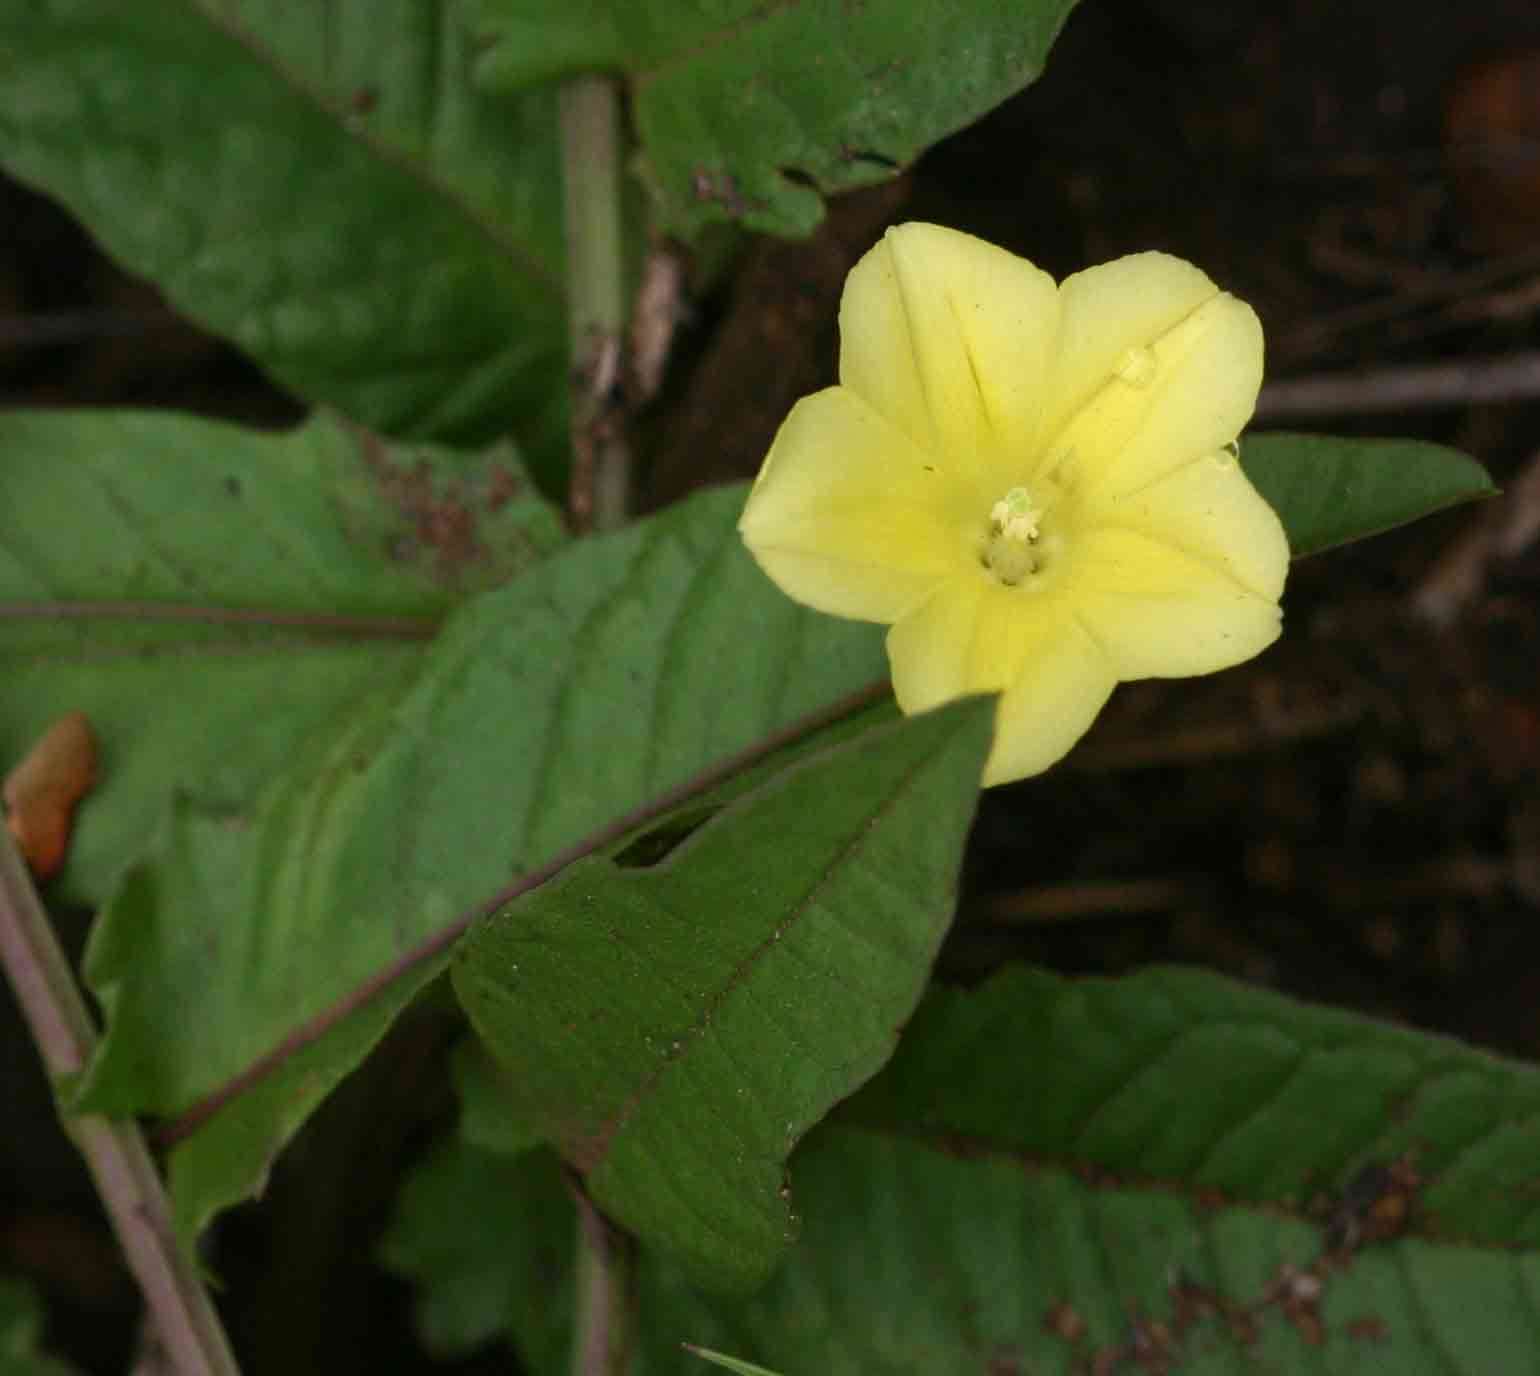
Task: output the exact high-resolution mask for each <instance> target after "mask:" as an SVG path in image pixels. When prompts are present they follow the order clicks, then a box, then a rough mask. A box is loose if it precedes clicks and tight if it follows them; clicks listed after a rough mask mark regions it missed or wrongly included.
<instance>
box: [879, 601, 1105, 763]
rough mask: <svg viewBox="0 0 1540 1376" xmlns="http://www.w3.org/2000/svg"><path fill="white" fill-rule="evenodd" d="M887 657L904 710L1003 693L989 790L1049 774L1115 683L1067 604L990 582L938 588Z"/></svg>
mask: <svg viewBox="0 0 1540 1376" xmlns="http://www.w3.org/2000/svg"><path fill="white" fill-rule="evenodd" d="M888 659H889V661H890V662H891V664H892V666H893V693H894V696H895V697H896V698H897V699H898V705H899V706H900V707H901V708H902V709H903V710H904V711H905V712H911V713H912V712H925V711H929V710H930V709H931V708H933V707H939V706H940V705H941V704H942V703H945V702H951V701H953V700H955V699H956V698H960V697H966V696H968V695H970V694H974V693H998V692H1001V691H1002V690H1004V691H1003V696H1002V697H1001V699H1000V706H999V708H998V709H997V711H996V714H995V743H994V747H993V749H992V751H991V752H990V756H989V760H988V762H987V763H986V765H985V768H984V783H985V784H986V785H988V784H998V783H1006V782H1009V781H1010V780H1012V779H1022V778H1025V777H1026V776H1027V775H1029V774H1038V773H1041V772H1042V771H1043V770H1045V769H1047V768H1048V766H1049V765H1051V764H1053V763H1055V762H1056V761H1057V760H1059V759H1060V758H1062V757H1063V756H1064V755H1065V754H1066V753H1067V752H1068V751H1069V749H1070V747H1071V746H1072V745H1074V743H1075V742H1076V741H1077V740H1079V739H1080V737H1081V736H1082V735H1083V734H1084V733H1085V730H1086V728H1087V727H1088V726H1090V724H1091V722H1092V721H1093V720H1095V718H1096V714H1097V713H1098V712H1099V711H1101V709H1102V705H1103V704H1104V703H1105V702H1106V701H1107V698H1108V695H1109V694H1110V693H1111V692H1112V689H1113V685H1114V684H1115V683H1116V676H1115V675H1114V674H1113V671H1112V666H1111V665H1110V664H1109V663H1108V661H1107V657H1106V656H1105V655H1104V654H1103V653H1102V651H1101V649H1100V647H1099V646H1098V645H1097V644H1096V643H1095V642H1094V641H1093V640H1092V639H1091V638H1090V637H1089V636H1088V635H1087V634H1086V632H1085V629H1084V628H1083V627H1082V626H1080V625H1079V624H1078V623H1077V622H1076V620H1075V619H1074V617H1073V616H1071V615H1069V614H1068V612H1067V610H1066V608H1065V604H1064V602H1063V600H1062V599H1059V598H1054V597H1043V598H1041V599H1039V598H1038V597H1036V595H1035V594H1032V593H1029V592H1022V591H1019V590H1016V589H1011V588H1003V587H1001V586H1000V585H999V584H997V583H991V582H990V581H989V580H987V579H984V578H959V579H954V580H952V581H950V582H948V583H946V584H945V585H944V586H943V587H941V588H938V589H937V590H936V592H934V593H933V594H932V595H931V596H930V597H929V598H928V599H926V601H925V602H924V603H922V604H921V605H920V606H918V607H916V608H915V609H914V610H913V611H911V612H910V613H909V614H908V615H907V616H905V617H904V618H903V619H902V620H901V621H899V622H898V624H897V625H895V626H894V627H893V629H892V630H891V631H889V632H888Z"/></svg>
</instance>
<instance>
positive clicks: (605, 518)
mask: <svg viewBox="0 0 1540 1376" xmlns="http://www.w3.org/2000/svg"><path fill="white" fill-rule="evenodd" d="M560 114H561V158H562V190H563V197H564V200H563V204H564V213H565V224H566V238H567V311H568V316H567V329H568V335H569V338H570V342H571V349H572V373H571V378H572V383H571V385H572V422H571V423H572V477H571V481H570V483H569V485H568V493H567V507H568V513H569V516H570V518H571V521H572V525H573V527H574V528H575V529H577V530H579V531H587V530H612V529H614V528H615V527H616V526H619V525H620V524H621V523H622V522H624V520H625V518H626V506H627V503H628V500H629V488H630V482H631V455H630V451H629V449H628V447H627V444H626V436H625V406H624V394H625V385H624V384H625V366H624V363H625V349H624V339H625V324H626V283H625V262H624V255H623V249H622V238H621V212H620V94H619V91H618V89H617V87H616V84H615V81H614V79H613V78H611V77H608V76H597V75H587V76H579V77H575V78H574V79H573V80H571V81H569V82H568V83H567V84H566V85H565V86H563V87H562V90H561V96H560Z"/></svg>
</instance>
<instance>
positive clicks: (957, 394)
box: [840, 224, 1059, 503]
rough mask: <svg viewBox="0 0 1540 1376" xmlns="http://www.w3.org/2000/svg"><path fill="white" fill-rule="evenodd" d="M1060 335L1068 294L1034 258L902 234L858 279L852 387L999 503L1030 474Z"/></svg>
mask: <svg viewBox="0 0 1540 1376" xmlns="http://www.w3.org/2000/svg"><path fill="white" fill-rule="evenodd" d="M1058 330H1059V299H1058V289H1057V288H1056V287H1055V286H1054V282H1053V278H1051V277H1050V276H1048V274H1047V273H1045V272H1042V271H1040V270H1039V269H1037V268H1035V267H1033V266H1032V264H1031V263H1029V262H1027V261H1026V259H1024V258H1018V257H1017V256H1016V255H1015V254H1013V253H1009V252H1007V251H1006V250H1005V249H1002V248H997V247H995V246H994V245H993V244H987V243H985V242H984V241H983V240H982V239H975V238H973V237H972V236H971V235H968V234H961V233H959V232H958V231H956V230H952V229H943V228H941V227H940V226H938V225H927V224H906V225H899V226H897V227H896V228H893V229H890V230H889V231H888V233H887V236H886V237H885V238H884V239H883V241H882V242H881V243H879V244H878V245H877V246H876V247H875V248H873V249H872V250H871V251H870V252H869V253H867V255H866V256H865V257H864V258H862V259H861V261H860V262H859V263H857V264H856V266H855V267H854V269H852V271H851V273H850V276H849V278H848V279H847V280H846V283H845V294H844V297H843V298H842V300H841V302H840V382H841V384H842V385H843V386H845V387H848V388H850V389H851V390H852V391H854V392H857V393H859V394H860V395H861V396H862V397H864V398H865V399H866V400H867V401H868V402H870V403H871V405H872V406H873V407H874V408H875V409H876V410H877V411H879V412H880V413H881V414H882V415H884V416H886V417H887V418H888V419H889V420H890V421H892V422H893V423H894V424H895V425H896V426H898V427H899V429H901V430H902V431H903V432H904V433H905V434H906V435H908V436H909V438H910V439H912V440H913V441H914V442H915V444H916V445H918V446H919V447H920V448H921V449H923V450H925V451H926V452H928V453H930V454H932V455H934V456H936V458H937V459H938V460H939V461H940V462H942V463H944V464H947V465H949V466H952V471H956V472H958V473H959V474H967V475H971V477H972V478H973V480H974V481H975V482H976V483H978V484H980V485H981V487H984V488H989V489H990V491H989V492H988V493H987V495H984V494H983V493H982V492H981V495H983V496H984V500H985V501H986V503H987V502H992V501H994V500H995V499H996V498H998V496H999V495H1000V494H999V493H998V492H996V491H994V490H993V489H994V488H995V487H996V486H1002V487H1004V486H1009V485H1010V484H1011V483H1012V482H1019V481H1021V479H1022V478H1023V477H1024V476H1025V471H1024V469H1023V468H1022V467H1019V466H1017V465H1025V464H1027V463H1028V462H1029V461H1030V456H1031V454H1032V452H1033V451H1032V442H1033V439H1034V437H1035V436H1036V434H1037V431H1038V426H1039V412H1040V410H1041V407H1042V405H1043V400H1044V398H1045V397H1046V395H1047V390H1046V388H1047V382H1048V370H1049V367H1050V363H1051V358H1052V351H1053V346H1054V341H1055V340H1056V338H1057V336H1058ZM1002 465H1004V471H1002Z"/></svg>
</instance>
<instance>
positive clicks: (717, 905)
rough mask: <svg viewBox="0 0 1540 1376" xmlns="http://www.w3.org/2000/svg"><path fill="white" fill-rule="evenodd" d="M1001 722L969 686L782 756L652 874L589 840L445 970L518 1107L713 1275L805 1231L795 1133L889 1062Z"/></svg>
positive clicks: (594, 1183)
mask: <svg viewBox="0 0 1540 1376" xmlns="http://www.w3.org/2000/svg"><path fill="white" fill-rule="evenodd" d="M992 722H993V703H992V702H972V703H968V704H964V705H962V706H958V707H953V708H949V709H946V710H945V711H942V712H938V713H935V714H932V715H929V716H926V717H922V718H918V719H916V720H913V721H910V722H895V723H889V724H887V725H884V726H878V727H874V728H873V729H871V730H870V731H867V732H865V733H864V734H862V735H860V736H857V737H856V738H855V739H853V740H850V741H847V742H844V743H842V744H839V745H836V746H834V747H832V748H830V749H828V750H826V751H822V752H819V753H816V754H814V755H813V756H811V757H810V758H807V759H805V760H803V761H801V762H800V763H799V764H797V765H794V766H793V767H791V768H789V769H787V770H783V771H782V772H781V773H779V774H778V775H776V776H775V777H774V778H773V779H772V780H771V781H770V782H768V783H766V784H764V785H762V786H761V787H760V788H758V789H756V790H754V791H753V792H751V793H749V794H747V795H746V796H744V797H741V798H739V799H738V800H737V801H736V802H734V803H732V804H731V805H729V806H728V808H727V809H726V810H725V811H724V812H723V813H721V814H720V815H719V816H717V817H716V818H715V819H713V820H712V821H711V822H709V823H708V824H706V825H705V826H704V827H703V828H701V829H700V830H699V831H698V832H696V833H695V834H694V835H693V836H691V837H690V839H689V840H688V841H686V842H685V843H684V845H683V846H682V847H681V848H680V849H679V850H677V851H675V852H674V853H672V854H671V855H669V856H668V858H667V859H665V860H664V861H663V862H662V863H661V864H659V865H657V866H656V867H654V868H651V869H640V870H638V869H625V868H621V867H620V866H618V865H616V864H615V863H614V862H613V861H611V860H604V859H597V858H596V859H593V860H588V861H584V862H582V863H579V864H577V865H573V866H572V867H570V868H569V869H568V870H567V871H566V872H565V873H563V874H562V875H561V876H560V877H559V878H558V879H556V880H555V881H553V882H552V883H550V884H547V885H545V886H544V887H543V888H541V889H538V890H536V891H535V892H533V893H531V894H530V895H528V896H527V897H525V898H523V899H521V900H519V901H518V902H516V903H514V904H512V905H510V906H509V907H507V908H505V909H503V910H502V911H500V912H498V913H496V914H494V915H492V916H491V917H489V918H488V919H486V920H485V921H484V922H482V923H480V924H479V925H478V926H477V927H476V928H475V929H473V931H472V933H471V935H470V936H469V937H468V938H467V940H466V941H465V942H464V943H463V945H462V946H461V948H460V950H459V952H458V954H457V957H456V961H455V966H454V981H455V988H456V990H457V991H458V993H459V995H460V999H461V1002H462V1003H463V1004H464V1005H465V1007H466V1010H467V1012H469V1014H470V1016H471V1020H472V1022H473V1023H474V1025H475V1027H476V1029H477V1031H479V1032H480V1034H481V1035H482V1037H483V1038H484V1039H485V1040H486V1042H487V1043H488V1044H489V1045H490V1047H491V1048H492V1050H493V1051H494V1053H495V1054H496V1055H497V1056H498V1057H499V1059H500V1060H501V1061H502V1062H503V1064H504V1065H505V1066H506V1067H507V1069H508V1071H509V1075H508V1081H507V1088H508V1092H509V1094H510V1097H511V1099H512V1101H513V1105H514V1111H515V1116H516V1117H517V1118H518V1119H520V1120H523V1121H528V1122H530V1123H531V1124H532V1125H533V1126H534V1127H535V1128H536V1129H537V1130H538V1131H539V1132H540V1133H541V1135H542V1136H544V1137H546V1138H548V1139H550V1140H552V1141H554V1142H555V1143H557V1144H558V1145H559V1146H560V1148H561V1149H562V1151H563V1152H564V1154H565V1155H566V1157H567V1159H568V1160H569V1161H571V1162H572V1163H573V1165H575V1166H576V1167H577V1168H578V1169H579V1170H581V1171H582V1172H583V1173H584V1175H585V1181H586V1186H587V1188H588V1190H589V1193H590V1194H591V1195H592V1196H593V1197H594V1198H595V1199H596V1200H597V1201H598V1202H599V1203H600V1204H601V1205H602V1206H603V1207H604V1208H605V1209H606V1211H607V1212H609V1213H611V1214H612V1215H613V1216H615V1217H616V1218H617V1219H619V1220H620V1221H621V1222H623V1223H624V1224H626V1225H627V1226H629V1227H630V1228H632V1229H633V1230H634V1231H636V1232H637V1233H639V1234H640V1235H641V1236H642V1237H643V1238H644V1239H646V1240H648V1241H650V1242H653V1243H655V1244H657V1245H660V1246H662V1247H664V1248H666V1249H668V1250H669V1251H672V1252H677V1253H678V1254H679V1255H680V1256H682V1257H683V1258H684V1260H685V1262H686V1264H687V1265H688V1266H689V1268H690V1269H691V1270H692V1271H694V1272H695V1273H696V1274H697V1275H699V1276H701V1277H703V1278H704V1279H705V1280H706V1281H707V1283H709V1284H713V1285H720V1286H748V1285H752V1284H754V1283H756V1282H757V1281H759V1280H760V1279H762V1278H763V1276H764V1275H765V1274H766V1272H767V1271H768V1269H769V1266H770V1265H771V1263H772V1262H773V1261H774V1259H775V1258H776V1257H777V1256H778V1255H779V1253H780V1252H781V1250H782V1249H783V1248H784V1246H785V1244H786V1242H787V1241H789V1239H790V1236H791V1233H792V1216H791V1213H790V1210H789V1208H788V1205H787V1201H786V1198H785V1193H784V1191H783V1190H782V1189H781V1185H782V1173H783V1162H784V1160H785V1158H786V1156H787V1154H788V1153H789V1152H790V1150H791V1148H792V1147H793V1145H794V1144H795V1143H796V1141H797V1139H798V1138H799V1137H801V1135H802V1134H803V1133H804V1132H806V1131H807V1129H808V1128H809V1127H810V1126H812V1124H814V1123H815V1122H817V1121H818V1120H819V1119H820V1118H821V1117H822V1116H823V1115H824V1114H825V1113H826V1112H827V1111H828V1109H829V1108H830V1107H831V1106H832V1105H833V1104H834V1103H836V1102H837V1101H838V1100H840V1099H841V1098H843V1097H844V1096H845V1095H847V1094H849V1093H850V1091H851V1090H852V1089H854V1088H855V1087H856V1086H857V1085H859V1084H860V1083H861V1082H862V1081H864V1080H865V1079H866V1078H867V1077H869V1076H870V1075H871V1074H872V1073H873V1072H874V1071H875V1070H876V1069H877V1067H878V1066H880V1065H881V1064H882V1062H883V1061H884V1060H885V1059H886V1058H887V1056H888V1055H889V1054H890V1052H891V1050H892V1046H893V1043H894V1041H895V1039H896V1037H897V1030H898V1028H899V1027H900V1026H901V1025H902V1023H903V1021H904V1020H905V1018H907V1017H908V1015H909V1012H910V1010H911V1009H912V1008H913V1006H914V1003H915V1000H916V999H917V998H918V996H919V992H920V990H921V989H922V988H923V986H924V982H925V978H926V974H927V972H928V970H929V967H930V962H931V958H932V957H933V955H934V953H935V948H936V946H937V944H938V943H939V941H940V939H941V935H942V933H943V932H944V931H945V929H946V926H947V924H948V923H949V921H950V919H951V914H952V907H953V900H954V892H953V886H954V883H955V879H956V873H957V867H958V864H959V861H960V857H961V851H962V843H963V839H964V836H965V834H966V828H967V823H968V819H969V817H970V816H971V813H972V807H971V801H972V799H973V797H974V796H975V794H976V793H977V789H978V779H979V772H980V770H981V768H982V764H983V756H984V752H985V750H986V749H987V746H988V741H989V736H990V732H991V728H992Z"/></svg>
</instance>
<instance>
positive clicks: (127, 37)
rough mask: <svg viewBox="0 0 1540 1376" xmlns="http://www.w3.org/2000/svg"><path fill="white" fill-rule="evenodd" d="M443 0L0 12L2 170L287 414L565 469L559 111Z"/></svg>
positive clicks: (40, 6) (205, 2)
mask: <svg viewBox="0 0 1540 1376" xmlns="http://www.w3.org/2000/svg"><path fill="white" fill-rule="evenodd" d="M449 11H450V5H449V3H448V0H333V3H329V4H327V5H325V6H324V7H322V9H321V10H320V11H317V12H315V13H310V12H308V11H306V12H303V13H302V12H300V11H296V10H295V9H294V7H293V6H292V5H289V4H286V3H282V2H281V0H235V2H234V3H215V0H181V3H176V4H150V5H124V4H121V3H119V2H118V0H71V3H68V4H66V3H62V0H24V3H21V4H11V5H6V6H3V7H0V163H3V165H4V166H5V168H6V169H7V170H8V171H9V172H10V173H11V174H12V175H13V176H16V177H18V178H20V179H21V180H23V181H26V182H29V183H31V184H32V185H34V186H37V187H39V188H40V189H42V190H44V191H46V192H47V193H48V194H49V195H51V196H54V197H57V198H58V199H59V200H60V201H62V202H63V203H64V204H65V205H67V206H68V207H69V208H70V210H71V211H72V212H73V213H74V214H76V215H77V216H79V217H80V219H81V220H82V221H83V222H84V223H85V225H86V226H87V227H88V228H89V229H90V230H91V232H92V234H93V235H95V236H96V238H97V239H99V240H100V242H101V243H102V245H103V246H104V247H105V248H106V249H107V251H108V252H109V253H110V254H112V255H113V257H115V258H116V259H117V260H118V261H119V262H121V263H122V264H123V265H124V266H125V267H127V268H128V269H129V270H130V271H132V272H136V273H139V274H141V275H143V276H145V277H148V278H150V279H151V280H153V281H154V282H155V283H156V284H157V285H158V286H159V287H160V288H161V289H162V290H163V291H164V292H165V294H166V296H167V297H168V299H169V300H170V301H171V302H172V303H173V304H174V305H175V306H176V307H177V308H178V309H179V310H181V311H183V312H185V313H186V314H187V315H188V316H189V317H190V318H192V319H194V320H196V321H198V322H199V323H201V324H203V325H205V326H207V327H208V328H209V329H211V330H214V331H215V332H217V333H219V334H222V335H225V336H227V337H228V338H230V339H232V340H233V341H234V342H235V343H236V344H238V345H239V346H240V347H241V348H242V349H244V350H245V351H246V352H247V353H248V354H249V355H251V357H252V358H254V359H255V360H256V361H257V362H258V363H260V364H261V365H262V366H263V367H264V368H266V369H267V370H268V371H269V372H270V373H272V375H273V376H274V377H275V378H276V379H277V380H278V381H279V382H281V383H283V384H284V385H285V386H287V387H289V388H291V389H292V390H293V391H295V392H296V393H298V394H299V395H300V396H303V397H306V398H309V399H311V400H315V401H322V402H327V403H330V404H332V405H335V406H337V407H339V408H340V409H342V410H343V411H345V412H346V413H347V414H349V415H351V416H353V417H354V418H356V419H357V420H359V421H361V422H363V423H365V424H367V425H371V426H374V427H375V428H377V429H380V430H384V431H387V432H389V433H392V434H400V435H410V436H413V437H425V438H437V439H445V440H453V441H456V442H468V441H476V442H481V441H485V440H488V439H490V438H492V437H493V436H495V435H499V434H502V433H506V432H508V431H512V432H513V433H515V434H516V435H517V436H518V437H519V440H520V442H521V444H522V445H523V447H524V449H525V451H526V453H529V454H531V455H532V456H533V459H534V461H535V462H536V464H537V467H538V468H539V470H540V471H541V472H542V473H543V474H544V473H546V472H547V471H548V469H549V468H550V466H551V465H553V464H554V463H556V462H557V457H556V456H559V455H560V454H561V452H562V449H563V421H562V409H561V408H562V407H563V405H564V397H565V376H564V374H565V367H566V344H565V329H564V327H565V316H564V308H563V305H562V246H561V204H560V177H559V175H558V162H557V148H556V122H555V119H556V117H555V97H554V94H553V93H552V92H549V91H537V92H531V93H529V94H527V95H521V96H519V97H517V98H514V99H507V98H492V97H488V96H486V95H484V94H480V93H478V92H477V91H475V90H474V89H473V88H472V85H471V82H470V81H469V78H468V73H469V66H470V62H471V58H472V51H471V43H470V38H469V35H468V34H466V33H465V32H464V31H463V30H462V29H461V28H460V27H459V26H458V25H457V24H455V23H453V22H451V15H450V13H449Z"/></svg>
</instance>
